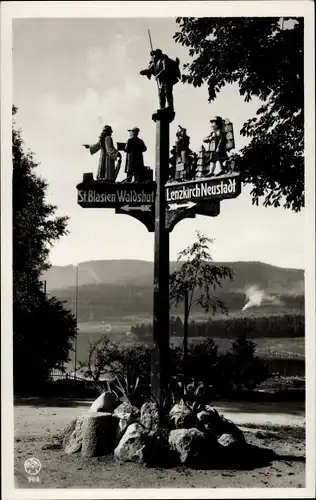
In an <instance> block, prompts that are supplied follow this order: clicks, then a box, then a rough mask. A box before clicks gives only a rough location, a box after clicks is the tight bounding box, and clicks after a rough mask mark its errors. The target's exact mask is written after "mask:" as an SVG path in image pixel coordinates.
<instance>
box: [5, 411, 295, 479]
mask: <svg viewBox="0 0 316 500" xmlns="http://www.w3.org/2000/svg"><path fill="white" fill-rule="evenodd" d="M63 404H65V403H63ZM87 408H88V406H87V402H82V403H81V404H79V406H68V407H65V406H56V405H55V406H39V405H38V402H37V406H36V405H30V404H29V405H25V404H24V405H17V406H15V438H16V439H15V481H16V487H18V488H29V487H31V488H37V487H40V488H157V487H159V488H235V487H236V488H248V487H249V488H254V487H256V488H259V487H262V488H267V487H274V488H302V487H305V459H304V455H305V440H304V428H303V427H302V426H297V427H295V428H293V429H292V430H291V429H290V428H288V429H286V430H285V431H284V430H283V431H282V430H281V429H280V428H274V429H271V430H270V431H267V430H266V429H261V430H258V429H256V428H254V427H255V424H252V426H251V427H252V428H247V427H245V428H244V430H245V435H246V439H247V442H248V443H249V444H254V445H257V446H261V447H265V448H269V449H273V450H274V451H276V452H277V453H278V454H279V455H282V456H283V457H282V459H280V460H277V461H273V462H272V463H267V464H264V465H263V466H260V467H257V468H253V469H252V470H251V468H249V467H248V470H230V469H227V470H192V469H188V468H183V467H176V468H172V469H158V468H155V469H150V468H145V467H140V466H138V465H134V464H117V463H116V462H115V460H114V459H113V458H112V457H101V458H94V459H90V460H84V459H83V458H82V457H81V456H80V454H78V455H76V454H75V455H65V454H64V453H62V452H61V451H60V450H56V451H52V450H43V449H42V447H43V445H44V444H45V443H47V441H48V440H49V438H50V437H52V436H53V435H54V434H57V433H58V432H59V431H60V430H61V429H62V428H63V427H64V426H65V425H66V424H67V423H68V422H69V420H70V419H71V418H72V417H74V416H78V415H81V414H83V413H85V412H86V411H87ZM226 414H227V413H226ZM228 416H229V417H231V418H232V419H233V420H234V421H237V419H236V418H234V415H228ZM235 416H236V417H237V413H236V414H235ZM30 457H36V458H38V459H39V460H40V461H41V464H42V469H41V472H40V474H39V478H40V483H29V482H28V478H27V476H26V473H25V471H24V462H25V460H26V459H27V458H30Z"/></svg>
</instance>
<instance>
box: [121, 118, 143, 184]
mask: <svg viewBox="0 0 316 500" xmlns="http://www.w3.org/2000/svg"><path fill="white" fill-rule="evenodd" d="M128 132H129V133H130V137H129V139H128V140H127V143H126V145H125V153H126V164H125V173H126V174H127V178H126V181H127V182H131V181H132V178H133V176H134V181H135V182H142V180H143V172H144V168H145V167H144V158H143V153H144V152H145V151H147V147H146V145H145V143H144V141H143V140H142V139H140V138H139V137H138V134H139V128H138V127H134V128H132V129H130V130H128Z"/></svg>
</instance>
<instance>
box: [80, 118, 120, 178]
mask: <svg viewBox="0 0 316 500" xmlns="http://www.w3.org/2000/svg"><path fill="white" fill-rule="evenodd" d="M112 133H113V130H112V128H111V127H110V125H105V127H104V128H103V130H102V132H101V134H100V137H99V141H98V142H97V143H96V144H92V145H91V146H90V145H89V144H84V147H85V148H86V149H90V154H92V155H94V154H95V153H97V152H98V151H101V153H100V158H99V167H98V173H97V179H98V180H106V181H109V182H115V179H116V177H117V175H116V167H115V161H116V159H117V158H121V153H120V152H119V151H117V149H115V147H114V144H113V139H112V137H111V135H112Z"/></svg>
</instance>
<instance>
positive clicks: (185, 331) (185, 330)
mask: <svg viewBox="0 0 316 500" xmlns="http://www.w3.org/2000/svg"><path fill="white" fill-rule="evenodd" d="M188 337H189V292H188V290H185V291H184V321H183V373H184V376H186V368H187V359H188Z"/></svg>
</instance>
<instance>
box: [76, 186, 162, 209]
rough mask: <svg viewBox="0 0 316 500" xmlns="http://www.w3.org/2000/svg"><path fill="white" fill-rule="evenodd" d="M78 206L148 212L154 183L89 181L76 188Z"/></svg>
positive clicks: (154, 187)
mask: <svg viewBox="0 0 316 500" xmlns="http://www.w3.org/2000/svg"><path fill="white" fill-rule="evenodd" d="M77 190H78V204H79V205H80V206H81V207H84V208H117V207H120V208H121V209H122V208H123V207H124V208H123V210H125V211H126V212H128V211H130V210H133V209H134V210H136V209H137V210H141V211H148V206H150V207H151V205H152V204H154V202H155V194H156V183H155V182H148V183H142V184H134V183H133V184H132V183H124V182H120V183H119V182H117V183H115V182H103V181H91V182H89V183H84V182H82V183H81V184H78V186H77Z"/></svg>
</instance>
